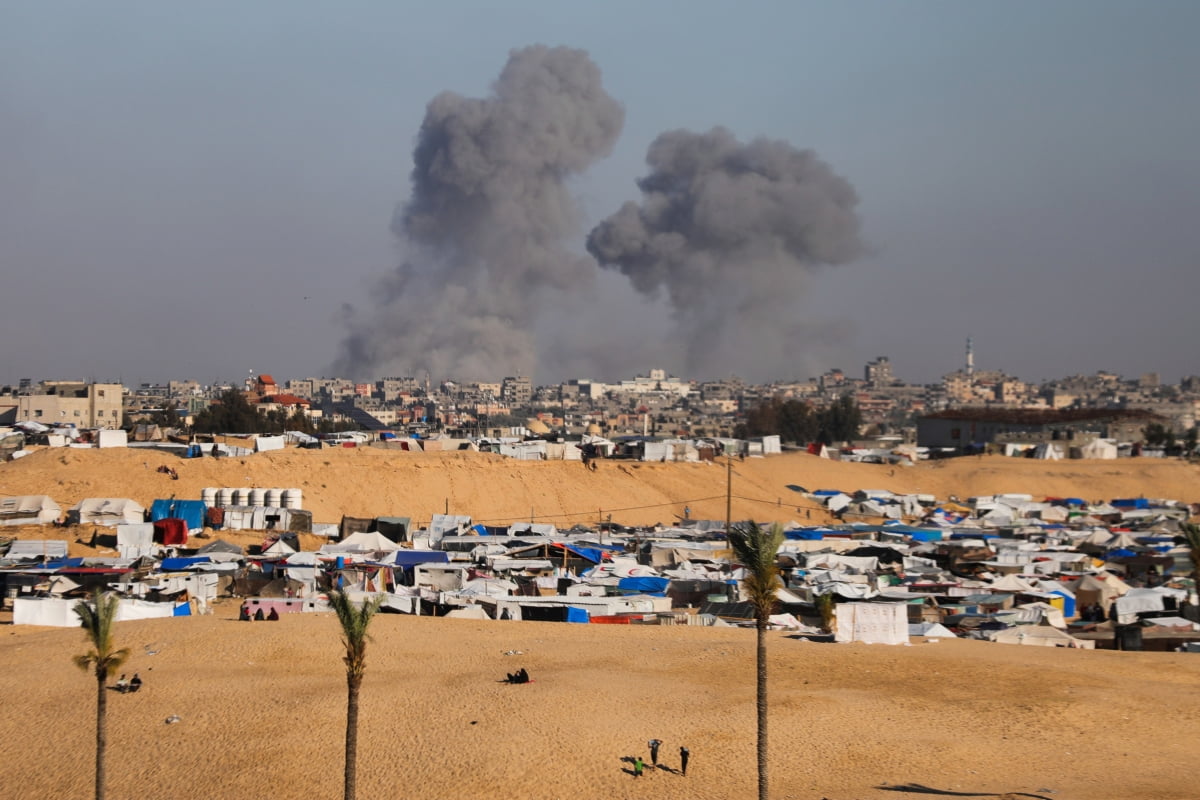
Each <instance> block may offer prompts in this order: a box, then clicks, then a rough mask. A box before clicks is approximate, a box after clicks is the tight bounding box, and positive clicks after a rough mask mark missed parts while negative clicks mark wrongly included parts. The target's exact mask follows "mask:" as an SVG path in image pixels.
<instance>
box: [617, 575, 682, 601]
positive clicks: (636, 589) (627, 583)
mask: <svg viewBox="0 0 1200 800" xmlns="http://www.w3.org/2000/svg"><path fill="white" fill-rule="evenodd" d="M668 583H670V581H669V580H668V579H667V578H621V580H619V581H617V588H618V589H620V590H621V591H622V592H632V593H634V594H651V595H654V596H656V597H662V596H663V593H664V592H666V591H667V584H668Z"/></svg>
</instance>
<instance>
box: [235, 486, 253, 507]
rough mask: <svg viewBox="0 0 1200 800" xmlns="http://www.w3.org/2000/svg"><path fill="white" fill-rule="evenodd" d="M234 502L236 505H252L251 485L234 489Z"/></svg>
mask: <svg viewBox="0 0 1200 800" xmlns="http://www.w3.org/2000/svg"><path fill="white" fill-rule="evenodd" d="M233 504H234V505H235V506H248V505H250V487H248V486H247V487H244V488H240V489H234V490H233Z"/></svg>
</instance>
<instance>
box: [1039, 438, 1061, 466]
mask: <svg viewBox="0 0 1200 800" xmlns="http://www.w3.org/2000/svg"><path fill="white" fill-rule="evenodd" d="M1033 457H1034V458H1038V459H1042V460H1043V461H1058V460H1060V459H1061V458H1062V450H1060V449H1059V448H1058V445H1056V444H1051V443H1050V442H1042V443H1041V444H1039V445H1038V446H1037V447H1035V448H1033Z"/></svg>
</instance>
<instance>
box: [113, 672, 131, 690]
mask: <svg viewBox="0 0 1200 800" xmlns="http://www.w3.org/2000/svg"><path fill="white" fill-rule="evenodd" d="M116 689H117V691H118V692H120V693H121V694H125V692H127V691H129V679H128V678H126V677H125V673H124V672H122V673H121V677H119V678H117V686H116Z"/></svg>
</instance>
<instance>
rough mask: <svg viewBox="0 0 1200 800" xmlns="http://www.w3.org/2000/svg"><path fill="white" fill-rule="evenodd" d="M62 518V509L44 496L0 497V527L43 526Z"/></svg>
mask: <svg viewBox="0 0 1200 800" xmlns="http://www.w3.org/2000/svg"><path fill="white" fill-rule="evenodd" d="M60 516H62V507H61V506H59V504H58V503H56V502H54V501H53V500H51V499H50V497H48V496H47V495H44V494H27V495H20V496H18V497H0V525H45V524H47V523H49V522H54V521H55V520H57V519H59V517H60Z"/></svg>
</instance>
